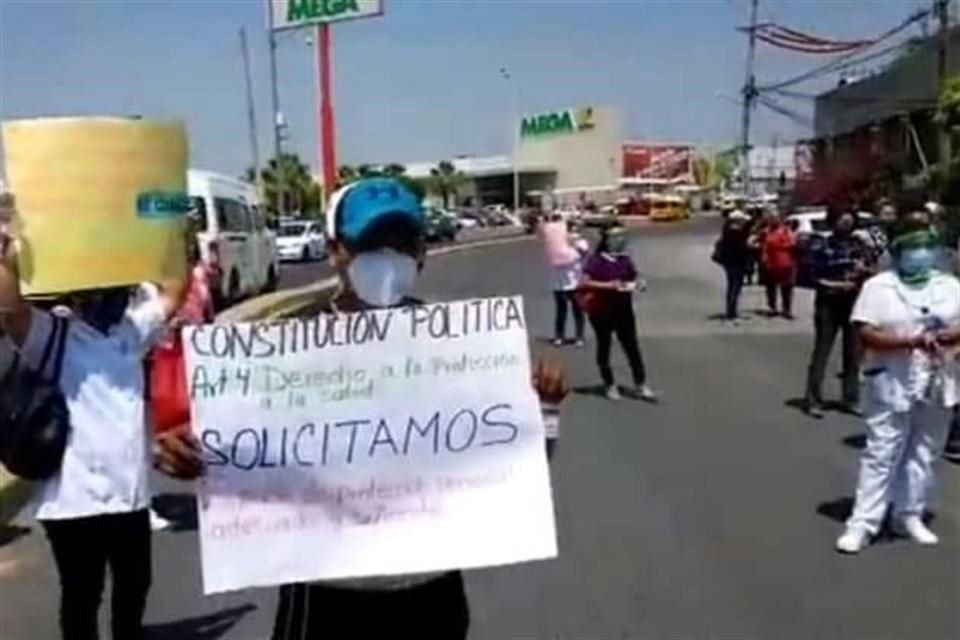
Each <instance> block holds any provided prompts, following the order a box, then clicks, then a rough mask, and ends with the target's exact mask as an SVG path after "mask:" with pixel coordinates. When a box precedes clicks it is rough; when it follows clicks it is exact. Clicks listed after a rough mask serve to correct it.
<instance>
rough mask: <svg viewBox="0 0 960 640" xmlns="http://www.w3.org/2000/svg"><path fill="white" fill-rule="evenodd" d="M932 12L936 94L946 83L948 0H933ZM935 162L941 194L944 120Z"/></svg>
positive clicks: (946, 149)
mask: <svg viewBox="0 0 960 640" xmlns="http://www.w3.org/2000/svg"><path fill="white" fill-rule="evenodd" d="M933 9H934V14H935V15H936V17H937V22H938V25H939V32H938V33H937V36H938V40H939V46H938V47H937V95H938V96H939V95H940V93H941V92H943V89H944V87H945V86H946V84H947V47H948V46H949V43H950V38H949V30H950V0H934V5H933ZM937 129H938V130H937V141H938V145H937V164H938V166H939V167H940V174H941V175H940V178H941V179H940V181H939V185H938V186H939V188H940V193H941V196H942V194H943V192H944V190H945V189H946V183H947V178H948V177H949V175H950V173H949V172H950V154H951V152H952V149H951V148H950V146H951V145H950V128H949V125H948V124H947V123H946V122H941V123H940V124H939V125H938V127H937Z"/></svg>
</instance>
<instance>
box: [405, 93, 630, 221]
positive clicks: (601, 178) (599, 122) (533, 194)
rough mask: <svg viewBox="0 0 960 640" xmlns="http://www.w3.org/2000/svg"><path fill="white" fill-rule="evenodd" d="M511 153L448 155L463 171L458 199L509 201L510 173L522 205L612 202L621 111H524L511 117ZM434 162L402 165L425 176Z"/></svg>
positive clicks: (620, 167)
mask: <svg viewBox="0 0 960 640" xmlns="http://www.w3.org/2000/svg"><path fill="white" fill-rule="evenodd" d="M515 126H516V129H515V131H514V138H515V140H516V143H515V147H514V150H513V153H512V154H510V155H499V156H485V157H476V156H463V157H457V158H453V159H452V160H451V162H452V163H453V165H454V167H455V168H456V169H457V171H459V172H460V173H462V174H463V176H464V179H465V181H464V185H463V187H462V188H461V189H460V193H459V197H458V200H459V202H458V204H463V205H486V204H494V203H501V204H506V205H508V206H509V205H512V203H513V180H514V173H515V172H516V174H517V175H518V177H519V185H520V200H521V204H522V205H524V206H540V205H541V204H547V205H553V206H560V205H564V204H575V203H578V202H581V201H583V200H590V201H593V202H596V203H598V204H605V203H608V202H613V201H614V200H615V199H616V197H617V192H618V189H619V188H620V178H621V177H622V172H623V153H622V149H621V145H622V140H623V138H622V132H621V117H620V112H619V110H617V109H615V108H612V107H594V106H584V107H578V108H569V109H561V110H559V111H551V112H544V113H536V114H529V115H525V116H523V117H522V118H521V120H520V122H518V123H516V125H515ZM437 165H438V162H436V161H435V162H420V163H411V164H407V165H406V172H407V175H409V176H411V177H414V178H425V177H428V176H430V172H431V170H432V169H434V168H435V167H436V166H437Z"/></svg>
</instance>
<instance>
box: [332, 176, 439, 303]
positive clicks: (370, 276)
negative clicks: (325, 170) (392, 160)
mask: <svg viewBox="0 0 960 640" xmlns="http://www.w3.org/2000/svg"><path fill="white" fill-rule="evenodd" d="M424 225H425V219H424V215H423V208H422V207H421V206H420V201H419V199H418V198H417V197H416V196H415V195H414V194H413V193H412V192H411V191H410V190H409V189H408V188H407V187H406V186H405V185H404V184H403V183H401V182H399V181H397V180H393V179H390V178H370V179H367V180H361V181H359V182H355V183H353V184H350V185H348V186H346V187H344V188H342V189H340V190H339V191H337V192H335V193H334V194H333V196H332V198H331V199H330V206H329V207H328V211H327V242H328V249H329V253H330V259H331V262H332V264H333V266H334V268H336V269H337V272H338V274H339V275H340V278H341V283H342V286H341V288H340V289H339V290H338V291H337V292H336V294H335V296H334V299H333V300H332V303H333V305H334V308H341V307H343V306H344V305H346V307H347V308H349V309H351V310H352V309H354V308H355V309H357V310H359V309H361V308H365V307H391V306H395V305H397V304H400V303H401V302H403V301H404V300H405V299H406V298H408V297H409V296H410V294H411V293H412V291H413V287H414V285H415V284H416V280H417V274H418V273H419V271H420V267H421V266H422V264H423V259H424V256H425V254H426V252H425V243H424Z"/></svg>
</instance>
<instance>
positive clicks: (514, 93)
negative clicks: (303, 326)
mask: <svg viewBox="0 0 960 640" xmlns="http://www.w3.org/2000/svg"><path fill="white" fill-rule="evenodd" d="M500 77H501V78H503V79H504V80H506V81H507V82H508V83H510V90H511V91H510V112H511V113H510V118H511V120H512V122H511V127H512V130H513V133H512V134H511V137H510V145H511V147H512V149H511V150H510V156H511V158H510V160H511V162H510V164H511V165H512V168H513V212H514V214H516V213H517V212H518V211H519V210H520V166H519V164H518V160H517V153H518V152H519V150H520V85H519V83H518V82H517V81H516V79H515V78H514V77H513V74H512V73H511V72H510V70H509V69H507V68H506V67H500Z"/></svg>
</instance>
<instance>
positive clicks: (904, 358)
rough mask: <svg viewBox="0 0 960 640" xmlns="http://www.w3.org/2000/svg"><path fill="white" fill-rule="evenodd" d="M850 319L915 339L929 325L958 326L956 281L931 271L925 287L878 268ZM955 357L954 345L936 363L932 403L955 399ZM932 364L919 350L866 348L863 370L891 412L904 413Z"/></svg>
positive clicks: (958, 395) (958, 392) (959, 391)
mask: <svg viewBox="0 0 960 640" xmlns="http://www.w3.org/2000/svg"><path fill="white" fill-rule="evenodd" d="M852 320H853V322H859V323H863V324H868V325H870V326H873V327H876V328H878V329H882V330H885V331H893V332H895V333H896V334H897V335H899V336H902V337H904V338H912V337H916V336H918V335H920V334H921V333H923V332H924V330H926V329H929V328H931V327H932V326H940V327H943V328H946V327H953V326H956V325H957V324H960V281H958V280H957V279H956V278H955V277H953V276H951V275H948V274H945V273H941V272H939V271H937V272H934V275H933V276H932V277H931V278H930V280H929V282H927V284H926V285H924V286H922V287H909V286H907V285H905V284H903V283H902V282H901V281H900V279H899V278H898V277H897V275H896V273H894V272H893V271H884V272H882V273H880V274H878V275H876V276H874V277H872V278H870V279H869V280H867V282H866V284H864V285H863V290H862V291H861V292H860V296H859V297H858V298H857V302H856V304H855V305H854V308H853V315H852ZM957 358H958V351H957V349H956V348H954V349H952V350H951V351H948V352H947V354H946V355H945V357H944V359H943V363H942V365H941V366H940V367H939V369H940V372H941V375H942V382H943V384H942V394H941V395H940V398H938V400H937V401H942V402H943V405H944V406H946V407H951V406H954V405H956V404H957V403H958V401H960V388H958V385H960V376H958V369H960V362H958V360H957ZM932 365H933V363H932V362H931V359H930V357H929V356H928V355H927V354H926V353H924V352H922V351H919V350H913V351H906V350H898V351H886V352H876V351H868V353H867V361H866V362H865V365H864V371H865V372H866V373H867V374H868V375H869V378H868V380H869V381H870V384H872V385H874V387H873V389H875V390H876V392H877V393H878V394H879V395H880V396H881V399H882V400H883V401H884V402H885V403H888V404H889V406H890V407H891V409H892V410H894V411H909V410H910V407H911V405H912V403H913V402H916V401H919V400H923V399H924V398H925V394H926V391H927V389H928V387H929V383H930V379H931V373H932V371H933V370H934V367H933V366H932Z"/></svg>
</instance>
